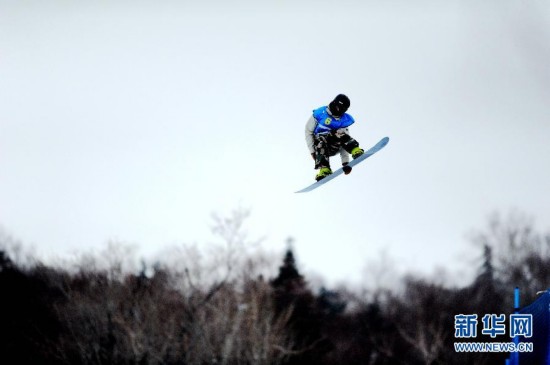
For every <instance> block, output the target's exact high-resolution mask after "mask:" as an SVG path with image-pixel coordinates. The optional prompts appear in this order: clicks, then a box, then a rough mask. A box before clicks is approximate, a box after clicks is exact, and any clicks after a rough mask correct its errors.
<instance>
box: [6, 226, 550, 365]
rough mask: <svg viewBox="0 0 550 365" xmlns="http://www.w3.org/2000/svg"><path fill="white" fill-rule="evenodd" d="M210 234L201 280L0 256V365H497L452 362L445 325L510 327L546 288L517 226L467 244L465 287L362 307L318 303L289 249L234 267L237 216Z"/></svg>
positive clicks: (421, 281) (412, 287) (154, 270)
mask: <svg viewBox="0 0 550 365" xmlns="http://www.w3.org/2000/svg"><path fill="white" fill-rule="evenodd" d="M219 223H220V226H219V227H218V228H217V232H219V233H220V234H221V236H222V238H223V239H224V241H225V246H224V248H220V250H218V251H217V252H218V254H219V257H218V258H219V260H217V261H215V265H214V266H211V267H208V268H207V267H206V266H203V267H202V268H201V267H200V265H197V262H199V261H201V260H200V259H199V258H198V257H197V256H193V255H191V254H190V255H191V256H192V260H191V261H189V262H187V263H185V264H183V265H182V266H181V267H173V266H169V265H162V264H157V265H154V266H152V267H149V266H147V265H143V267H142V268H141V270H137V272H124V270H121V269H120V267H117V266H116V265H115V267H112V266H111V267H107V268H102V269H100V268H98V267H96V266H94V265H90V266H89V267H86V266H81V267H79V268H78V269H76V270H69V269H65V268H60V267H52V266H46V265H43V264H40V263H36V264H33V265H20V264H16V263H15V262H14V261H13V260H12V258H10V257H9V256H8V254H7V253H6V252H5V251H0V298H1V299H0V362H1V363H3V364H19V363H21V364H23V363H28V364H186V365H187V364H188V365H195V364H197V365H198V364H201V365H202V364H228V365H229V364H231V365H232V364H301V365H307V364H316V365H323V364H373V365H374V364H377V365H378V364H451V365H452V364H500V365H501V364H504V361H505V358H506V357H507V354H498V353H470V354H465V353H457V352H455V349H454V346H453V343H454V342H455V341H457V339H456V338H455V320H454V316H455V315H458V314H478V317H479V319H481V317H482V316H483V315H485V314H493V313H494V314H501V313H502V314H506V315H508V314H509V313H511V312H512V306H513V303H512V291H513V288H514V287H515V286H519V287H520V288H521V289H522V292H523V293H524V299H523V303H528V302H530V301H532V300H533V299H535V297H536V292H537V291H540V290H545V289H547V288H548V287H549V282H550V235H549V234H540V233H537V232H536V231H535V230H534V228H533V226H532V224H531V222H530V221H528V220H525V219H523V218H521V217H517V216H516V217H514V218H513V219H510V220H507V221H503V220H502V219H500V218H495V219H494V220H493V221H492V222H491V224H490V225H489V228H488V229H487V230H486V231H485V232H482V233H480V234H479V235H478V236H477V237H476V239H475V241H476V242H477V246H476V247H477V248H478V249H479V252H480V257H481V259H480V261H479V265H478V267H477V268H475V270H476V277H475V280H473V282H472V283H471V284H470V285H468V286H466V287H461V288H458V287H450V286H445V285H444V284H442V283H437V284H436V283H435V281H431V280H428V279H425V278H418V277H413V276H409V277H405V278H403V279H402V285H401V286H400V287H401V289H400V290H396V289H390V288H378V289H376V290H370V291H367V292H366V293H354V292H352V291H351V290H347V289H345V288H340V289H338V290H334V289H333V290H330V289H327V288H321V289H320V290H313V289H312V288H311V286H310V285H309V283H308V280H307V278H306V277H304V275H303V274H302V273H301V272H300V270H299V267H298V265H297V264H296V260H295V257H294V253H293V250H292V249H291V248H289V249H288V251H287V252H286V253H285V255H284V256H283V257H282V260H281V262H280V263H279V264H278V265H277V266H278V271H275V272H273V275H272V277H268V276H266V274H265V273H262V270H261V267H262V266H263V265H267V261H265V260H261V259H259V258H254V257H243V255H241V253H242V252H243V251H245V250H244V248H243V247H244V246H243V244H246V242H245V240H244V238H243V236H242V235H241V234H240V233H239V232H240V230H241V229H242V216H237V217H234V219H229V220H222V221H220V222H219ZM193 264H195V265H193ZM472 340H476V341H478V342H479V341H483V342H490V341H498V342H507V341H510V339H509V337H506V336H502V337H500V338H499V337H497V338H495V339H492V338H491V337H489V336H485V337H482V338H481V337H479V336H478V338H477V339H472ZM461 341H463V340H461ZM535 365H536V364H535Z"/></svg>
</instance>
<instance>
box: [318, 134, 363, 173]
mask: <svg viewBox="0 0 550 365" xmlns="http://www.w3.org/2000/svg"><path fill="white" fill-rule="evenodd" d="M313 146H314V148H315V168H316V169H319V168H321V167H329V168H330V162H329V158H330V157H331V156H334V155H336V154H337V153H338V152H339V151H340V149H341V148H343V149H344V150H345V151H346V152H347V153H351V151H352V150H353V149H354V148H355V147H359V142H357V141H356V140H355V139H353V138H351V137H350V136H349V134H343V135H341V136H340V137H338V136H337V135H336V134H335V133H326V134H318V135H316V136H315V137H314V138H313Z"/></svg>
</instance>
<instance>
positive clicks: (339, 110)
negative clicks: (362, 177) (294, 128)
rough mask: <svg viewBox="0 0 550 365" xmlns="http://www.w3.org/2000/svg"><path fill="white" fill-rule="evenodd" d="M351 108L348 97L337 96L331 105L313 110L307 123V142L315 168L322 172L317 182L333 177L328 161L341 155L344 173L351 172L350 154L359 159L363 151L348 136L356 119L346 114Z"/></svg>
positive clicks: (357, 143) (318, 175)
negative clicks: (329, 176)
mask: <svg viewBox="0 0 550 365" xmlns="http://www.w3.org/2000/svg"><path fill="white" fill-rule="evenodd" d="M349 106H350V100H349V98H348V97H347V96H346V95H344V94H338V95H337V96H336V98H334V100H333V101H331V102H330V104H329V105H328V106H322V107H320V108H317V109H315V110H314V111H313V114H312V115H311V117H310V118H309V120H308V121H307V124H306V143H307V147H308V149H309V152H310V153H311V157H313V159H314V160H315V169H318V170H319V173H318V174H317V176H315V180H317V181H319V180H321V179H323V178H325V177H327V176H328V175H330V174H332V170H331V168H330V162H329V158H330V157H331V156H334V155H336V154H337V153H338V152H339V153H340V159H341V161H342V166H344V167H343V169H344V173H345V174H346V175H347V174H349V173H350V172H351V166H348V163H349V154H351V156H352V157H353V158H354V159H356V158H357V157H359V156H361V155H362V154H363V153H364V151H363V149H361V148H360V147H359V142H357V141H356V140H355V139H353V138H352V137H351V136H350V135H349V129H348V127H349V126H350V125H352V124H353V123H354V122H355V120H354V119H353V117H352V116H351V115H349V114H347V113H346V111H347V110H348V108H349Z"/></svg>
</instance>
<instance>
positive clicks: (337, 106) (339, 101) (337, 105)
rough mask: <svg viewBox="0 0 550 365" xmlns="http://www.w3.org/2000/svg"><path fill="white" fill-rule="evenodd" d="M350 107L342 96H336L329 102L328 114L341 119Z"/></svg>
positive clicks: (346, 99)
mask: <svg viewBox="0 0 550 365" xmlns="http://www.w3.org/2000/svg"><path fill="white" fill-rule="evenodd" d="M349 106H350V101H349V98H348V97H347V96H345V95H344V94H338V95H336V97H335V98H334V100H333V101H331V102H330V104H329V105H328V108H329V110H330V113H331V114H332V115H334V116H335V117H341V116H342V115H344V113H345V112H346V110H348V108H349Z"/></svg>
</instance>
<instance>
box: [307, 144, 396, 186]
mask: <svg viewBox="0 0 550 365" xmlns="http://www.w3.org/2000/svg"><path fill="white" fill-rule="evenodd" d="M389 141H390V139H389V138H388V137H384V138H382V139H381V140H380V142H378V143H377V144H375V145H374V146H372V147H371V148H370V149H369V150H368V151H365V153H363V154H362V155H361V156H359V157H357V158H356V159H355V160H351V161H350V163H349V166H351V167H354V166H355V165H357V164H360V163H361V162H363V161H364V160H366V159H367V158H369V157H370V156H372V155H374V154H375V153H376V152H378V151H380V150H381V149H382V148H384V146H386V145H387V144H388V142H389ZM343 173H344V169H343V167H341V168H339V169H338V170H336V171H334V172H333V173H332V174H330V175H328V176H327V177H325V178H324V179H321V180H319V181H316V182H314V183H313V184H311V185H309V186H308V187H306V188H303V189H302V190H298V191H296V193H306V192H308V191H311V190H314V189H317V188H318V187H319V186H321V185H324V184H326V183H328V182H329V181H330V180H332V179H334V178H335V177H338V176H340V175H342V174H343Z"/></svg>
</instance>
